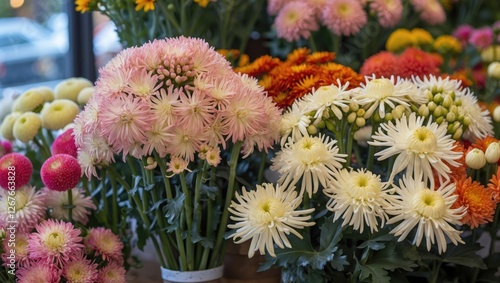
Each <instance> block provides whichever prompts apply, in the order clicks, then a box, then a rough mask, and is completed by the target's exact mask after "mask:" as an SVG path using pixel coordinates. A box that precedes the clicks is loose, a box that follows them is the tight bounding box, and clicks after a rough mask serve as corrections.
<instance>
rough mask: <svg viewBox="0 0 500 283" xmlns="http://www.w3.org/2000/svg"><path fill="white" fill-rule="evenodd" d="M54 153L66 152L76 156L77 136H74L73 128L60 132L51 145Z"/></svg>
mask: <svg viewBox="0 0 500 283" xmlns="http://www.w3.org/2000/svg"><path fill="white" fill-rule="evenodd" d="M50 151H51V152H52V155H56V154H60V153H65V154H69V155H71V156H73V157H76V144H75V137H74V136H73V128H69V129H67V130H66V131H64V132H63V133H62V134H60V135H59V136H58V137H57V138H56V139H55V140H54V142H53V143H52V146H51V147H50Z"/></svg>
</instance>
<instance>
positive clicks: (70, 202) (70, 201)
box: [66, 189, 75, 223]
mask: <svg viewBox="0 0 500 283" xmlns="http://www.w3.org/2000/svg"><path fill="white" fill-rule="evenodd" d="M66 207H67V209H68V221H69V222H71V223H73V208H74V207H75V206H74V205H73V189H69V190H68V205H67V206H66Z"/></svg>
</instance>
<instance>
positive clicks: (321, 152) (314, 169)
mask: <svg viewBox="0 0 500 283" xmlns="http://www.w3.org/2000/svg"><path fill="white" fill-rule="evenodd" d="M336 142H337V141H336V140H330V138H329V137H327V136H322V135H321V134H320V136H319V137H303V138H301V139H300V140H298V141H297V142H293V141H292V140H291V139H289V140H288V143H287V144H285V146H284V147H283V148H282V150H281V151H280V152H278V153H277V154H276V157H274V158H273V159H272V160H271V162H272V165H271V170H275V171H277V172H278V173H280V174H281V178H280V179H279V181H278V182H279V183H280V184H281V185H282V186H284V187H292V186H294V185H295V184H297V182H298V181H299V180H301V181H302V184H301V187H300V195H302V194H303V193H304V192H305V191H307V193H308V194H309V196H310V197H311V196H312V195H313V194H314V193H316V192H317V191H318V188H319V185H320V184H321V185H322V186H323V187H326V186H327V184H328V182H329V181H330V180H332V176H333V174H334V173H335V172H336V171H338V170H339V169H340V168H341V167H342V163H343V162H345V157H346V155H345V154H339V148H338V147H337V146H336V145H335V144H336Z"/></svg>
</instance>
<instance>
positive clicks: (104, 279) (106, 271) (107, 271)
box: [97, 262, 126, 283]
mask: <svg viewBox="0 0 500 283" xmlns="http://www.w3.org/2000/svg"><path fill="white" fill-rule="evenodd" d="M125 282H126V281H125V268H123V266H121V265H119V264H118V263H116V262H112V263H109V264H108V265H106V266H105V267H103V268H101V269H100V270H99V275H98V277H97V283H125Z"/></svg>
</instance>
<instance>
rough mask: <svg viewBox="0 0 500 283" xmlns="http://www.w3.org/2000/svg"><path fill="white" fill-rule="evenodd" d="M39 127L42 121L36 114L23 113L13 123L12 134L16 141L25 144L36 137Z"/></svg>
mask: <svg viewBox="0 0 500 283" xmlns="http://www.w3.org/2000/svg"><path fill="white" fill-rule="evenodd" d="M41 125H42V120H41V119H40V117H39V116H38V114H36V113H34V112H25V113H23V114H22V115H21V116H20V117H19V118H18V119H17V120H16V122H15V123H14V128H13V129H12V133H13V135H14V137H15V138H16V139H18V140H20V141H22V142H24V143H26V142H29V141H31V140H32V139H33V138H34V137H35V136H36V134H37V133H38V130H40V126H41Z"/></svg>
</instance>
